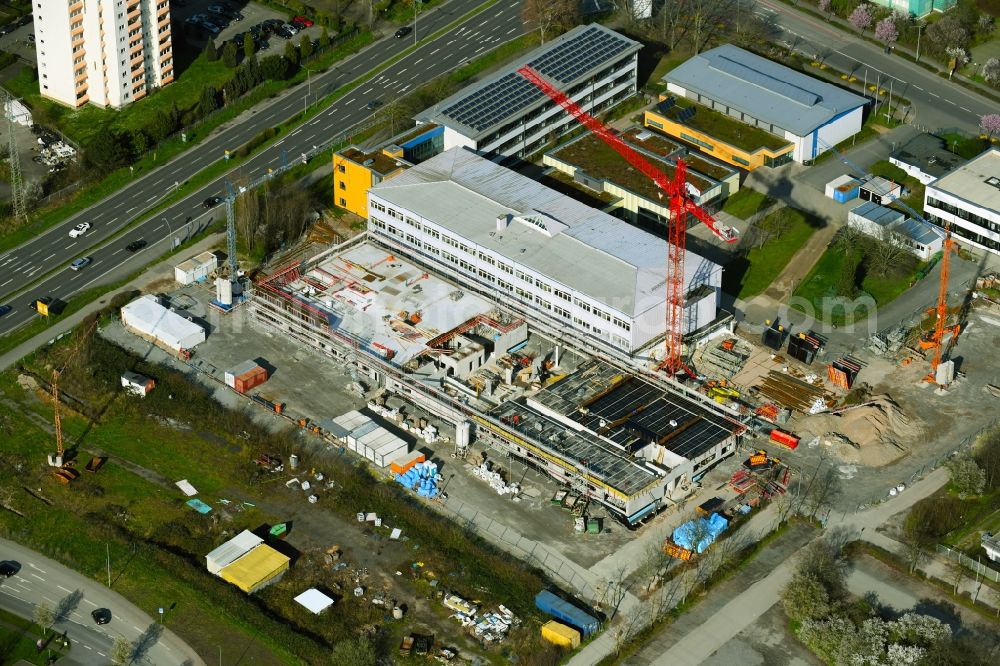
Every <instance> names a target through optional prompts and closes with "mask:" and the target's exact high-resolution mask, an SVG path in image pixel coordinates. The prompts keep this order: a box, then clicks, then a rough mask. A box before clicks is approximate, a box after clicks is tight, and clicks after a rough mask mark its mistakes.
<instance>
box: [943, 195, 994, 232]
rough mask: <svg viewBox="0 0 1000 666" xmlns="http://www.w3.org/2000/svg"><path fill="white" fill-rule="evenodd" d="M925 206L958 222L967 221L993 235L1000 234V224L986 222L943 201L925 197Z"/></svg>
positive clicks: (986, 220) (978, 216) (983, 218)
mask: <svg viewBox="0 0 1000 666" xmlns="http://www.w3.org/2000/svg"><path fill="white" fill-rule="evenodd" d="M927 205H928V206H933V207H935V208H938V209H940V210H943V211H945V212H947V213H951V214H952V215H954V216H955V217H957V218H959V219H960V220H967V221H969V222H972V223H973V224H976V225H978V226H980V227H983V228H984V229H989V230H990V231H992V232H994V233H1000V223H997V222H994V221H992V220H988V219H986V218H985V217H982V216H981V215H976V214H975V213H973V212H971V211H968V210H966V209H964V208H959V207H958V206H953V205H952V204H950V203H945V202H944V201H940V200H939V199H935V198H934V197H931V196H928V197H927Z"/></svg>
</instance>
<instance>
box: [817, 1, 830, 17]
mask: <svg viewBox="0 0 1000 666" xmlns="http://www.w3.org/2000/svg"><path fill="white" fill-rule="evenodd" d="M830 4H831V0H819V2H818V3H816V6H817V7H819V10H820V11H821V12H823V13H824V14H829V13H830Z"/></svg>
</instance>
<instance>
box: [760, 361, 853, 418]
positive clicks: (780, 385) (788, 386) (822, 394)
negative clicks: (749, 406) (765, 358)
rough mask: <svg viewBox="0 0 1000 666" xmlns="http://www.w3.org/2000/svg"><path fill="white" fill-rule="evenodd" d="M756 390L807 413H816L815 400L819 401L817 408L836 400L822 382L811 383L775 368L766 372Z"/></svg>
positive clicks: (833, 402) (829, 404) (828, 405)
mask: <svg viewBox="0 0 1000 666" xmlns="http://www.w3.org/2000/svg"><path fill="white" fill-rule="evenodd" d="M757 391H758V392H759V393H760V394H761V395H763V396H765V397H767V398H769V399H770V400H773V401H774V402H777V403H778V404H780V405H784V406H785V407H788V408H790V409H794V410H797V411H800V412H807V413H816V412H815V410H816V409H817V401H819V403H820V407H819V409H823V408H825V407H830V406H832V405H834V404H835V402H836V399H835V398H834V396H833V395H832V394H830V393H828V392H827V391H826V390H824V388H823V386H822V384H813V383H810V382H807V381H804V380H802V379H797V378H795V377H792V376H791V375H790V374H786V373H783V372H777V371H775V370H772V371H771V372H769V373H768V375H767V377H765V378H764V381H763V382H762V383H761V384H760V385H759V386H757Z"/></svg>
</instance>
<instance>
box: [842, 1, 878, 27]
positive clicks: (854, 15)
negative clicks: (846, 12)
mask: <svg viewBox="0 0 1000 666" xmlns="http://www.w3.org/2000/svg"><path fill="white" fill-rule="evenodd" d="M847 22H848V23H850V24H851V25H853V26H854V27H855V28H857V29H858V30H860V31H861V32H864V31H865V30H867V29H868V27H869V26H870V25H871V24H872V10H871V9H870V8H869V7H868V5H866V4H864V3H862V4H860V5H858V6H857V7H855V8H854V11H853V12H851V15H850V16H848V17H847Z"/></svg>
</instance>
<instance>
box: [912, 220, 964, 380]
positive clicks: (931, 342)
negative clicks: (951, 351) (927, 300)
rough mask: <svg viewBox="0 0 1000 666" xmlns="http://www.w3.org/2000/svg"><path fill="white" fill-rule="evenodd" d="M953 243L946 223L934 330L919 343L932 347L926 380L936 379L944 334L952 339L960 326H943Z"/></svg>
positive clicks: (946, 316)
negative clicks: (929, 368) (949, 335)
mask: <svg viewBox="0 0 1000 666" xmlns="http://www.w3.org/2000/svg"><path fill="white" fill-rule="evenodd" d="M954 243H955V241H953V240H952V239H951V225H950V224H947V223H946V224H945V226H944V245H943V246H942V252H941V278H940V281H939V282H938V297H937V306H936V307H935V308H934V313H935V317H934V330H933V331H932V332H931V335H930V337H929V338H928V339H927V340H926V341H924V342H922V343H921V345H920V346H921V347H922V348H925V349H931V348H933V349H934V355H933V356H932V357H931V372H930V374H929V375H927V376H926V377H925V378H924V380H925V381H928V382H936V381H937V369H938V366H939V365H941V360H942V357H943V356H944V338H945V335H947V334H948V333H951V336H952V340H954V339H955V338H956V337H958V332H959V330H960V329H961V326H962V325H961V324H955V325H954V326H945V324H946V322H947V319H948V274H949V272H950V269H951V251H952V248H953V246H954Z"/></svg>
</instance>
